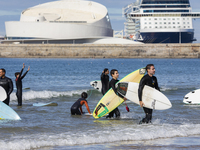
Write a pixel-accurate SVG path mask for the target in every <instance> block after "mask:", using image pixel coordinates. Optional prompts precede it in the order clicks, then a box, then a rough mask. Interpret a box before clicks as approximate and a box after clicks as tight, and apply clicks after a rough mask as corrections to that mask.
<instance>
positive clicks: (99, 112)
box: [93, 68, 146, 119]
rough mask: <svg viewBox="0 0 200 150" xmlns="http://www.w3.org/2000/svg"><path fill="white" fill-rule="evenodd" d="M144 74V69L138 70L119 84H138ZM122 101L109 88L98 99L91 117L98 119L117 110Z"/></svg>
mask: <svg viewBox="0 0 200 150" xmlns="http://www.w3.org/2000/svg"><path fill="white" fill-rule="evenodd" d="M145 73H146V69H145V68H140V69H138V70H136V71H133V72H131V73H130V74H128V75H127V76H125V77H124V78H122V79H121V80H120V81H119V82H136V83H139V82H140V80H141V78H142V77H143V76H144V74H145ZM123 102H124V100H123V99H122V98H120V97H119V96H117V95H116V94H115V92H114V91H113V89H112V88H111V89H110V90H108V92H107V93H106V94H105V95H104V96H103V97H102V98H101V99H100V101H99V103H98V104H97V106H96V107H95V109H94V111H93V117H94V118H96V119H98V118H101V117H103V116H105V115H106V114H108V113H110V112H111V111H113V110H114V109H115V108H117V107H118V106H119V105H120V104H121V103H123Z"/></svg>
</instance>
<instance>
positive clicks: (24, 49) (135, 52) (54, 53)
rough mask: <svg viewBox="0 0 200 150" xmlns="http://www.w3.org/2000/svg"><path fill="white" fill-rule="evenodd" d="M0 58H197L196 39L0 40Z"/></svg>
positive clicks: (199, 49)
mask: <svg viewBox="0 0 200 150" xmlns="http://www.w3.org/2000/svg"><path fill="white" fill-rule="evenodd" d="M0 58H200V43H197V44H196V43H195V44H133V45H130V44H0Z"/></svg>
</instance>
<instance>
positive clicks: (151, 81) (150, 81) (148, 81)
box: [138, 64, 160, 124]
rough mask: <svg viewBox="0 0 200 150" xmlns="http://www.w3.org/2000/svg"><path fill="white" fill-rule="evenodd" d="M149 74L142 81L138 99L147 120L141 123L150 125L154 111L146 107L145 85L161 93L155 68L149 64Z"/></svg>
mask: <svg viewBox="0 0 200 150" xmlns="http://www.w3.org/2000/svg"><path fill="white" fill-rule="evenodd" d="M146 70H147V74H146V75H145V76H144V77H143V78H142V79H141V80H140V84H139V88H138V97H139V101H140V106H141V107H143V109H144V113H145V115H146V116H145V118H143V119H142V120H141V121H140V124H141V123H149V122H151V119H152V113H153V109H150V108H146V107H144V106H145V104H144V103H143V101H142V91H143V88H144V86H145V85H147V86H150V87H152V88H155V89H157V90H159V91H160V89H159V87H158V82H157V78H156V77H155V76H153V75H154V74H155V67H154V65H153V64H148V65H147V66H146Z"/></svg>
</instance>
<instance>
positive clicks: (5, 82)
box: [0, 76, 13, 105]
mask: <svg viewBox="0 0 200 150" xmlns="http://www.w3.org/2000/svg"><path fill="white" fill-rule="evenodd" d="M0 86H2V87H3V88H4V89H5V91H6V93H7V98H6V99H5V100H4V101H3V102H4V103H5V104H7V105H9V103H10V94H11V93H12V91H13V82H12V80H11V79H10V78H8V77H6V76H5V77H4V78H0Z"/></svg>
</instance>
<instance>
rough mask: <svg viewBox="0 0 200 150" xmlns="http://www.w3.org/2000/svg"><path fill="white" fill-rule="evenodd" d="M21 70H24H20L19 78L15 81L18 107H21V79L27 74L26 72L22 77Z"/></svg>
mask: <svg viewBox="0 0 200 150" xmlns="http://www.w3.org/2000/svg"><path fill="white" fill-rule="evenodd" d="M23 70H24V69H23V68H22V70H21V72H20V74H19V77H18V78H16V79H15V83H16V88H17V92H16V96H17V101H18V106H22V79H23V78H24V77H25V76H26V74H27V73H28V71H26V72H25V73H24V75H23V76H22V72H23Z"/></svg>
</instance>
